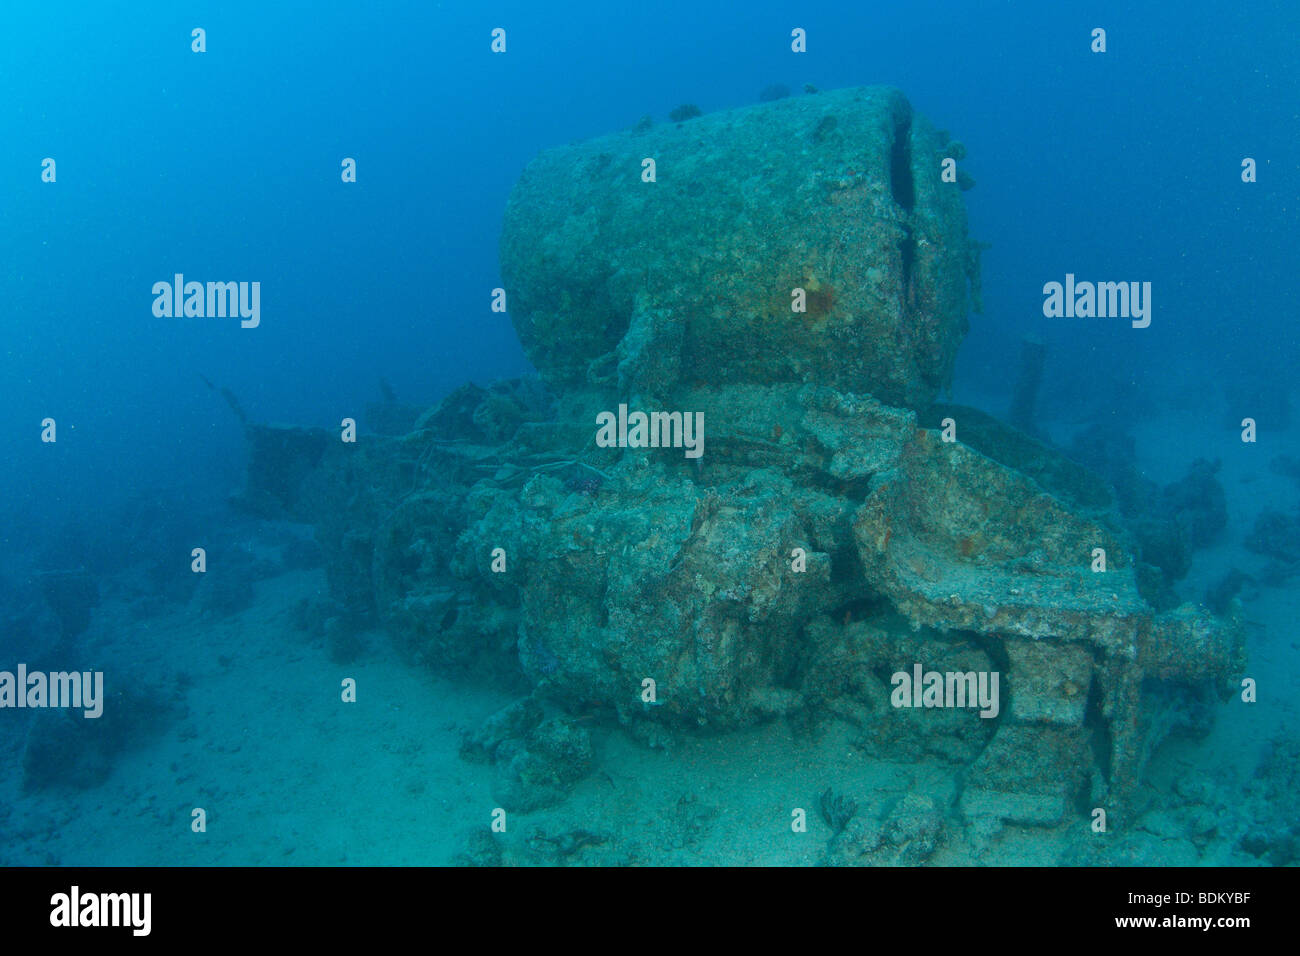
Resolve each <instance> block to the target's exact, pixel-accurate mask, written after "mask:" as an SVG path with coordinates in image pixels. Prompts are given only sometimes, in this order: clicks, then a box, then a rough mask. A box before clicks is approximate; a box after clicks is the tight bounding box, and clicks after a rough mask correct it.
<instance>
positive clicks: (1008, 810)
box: [238, 87, 1242, 834]
mask: <svg viewBox="0 0 1300 956" xmlns="http://www.w3.org/2000/svg"><path fill="white" fill-rule="evenodd" d="M963 156H964V149H963V148H962V146H961V144H960V143H956V142H954V141H953V140H952V139H951V138H950V137H949V135H948V134H947V133H946V132H943V131H940V130H936V129H934V128H933V127H932V126H931V125H930V124H929V123H927V122H926V120H925V119H924V118H923V117H921V116H919V115H916V114H915V113H914V112H913V111H912V109H911V107H910V105H909V103H908V102H907V100H906V99H905V98H904V97H903V95H902V94H900V93H899V92H898V91H896V90H893V89H890V88H883V87H872V88H860V89H847V90H840V91H836V92H822V93H817V94H815V95H806V96H800V97H792V98H783V99H779V100H776V101H773V102H767V103H762V104H759V105H755V106H751V107H745V108H740V109H734V110H729V111H725V112H719V113H715V114H707V115H702V116H694V117H692V118H689V119H685V120H684V121H682V122H676V123H666V124H659V123H652V122H649V121H643V122H642V123H640V124H638V125H637V126H636V127H634V128H632V129H629V130H626V131H623V132H619V133H616V134H613V135H608V136H604V137H600V138H597V139H593V140H589V141H585V142H579V143H574V144H570V145H567V146H562V147H559V148H555V149H550V150H547V151H546V152H543V153H542V154H541V155H539V156H538V157H536V159H534V160H533V161H532V162H531V163H530V164H529V165H528V167H527V168H526V170H525V171H524V172H523V174H522V176H521V178H520V179H519V181H518V183H517V185H516V186H515V188H514V191H513V193H512V195H511V196H510V199H509V203H508V205H507V208H506V210H505V218H504V225H503V230H502V237H501V245H500V258H501V272H502V280H503V281H502V286H503V288H504V290H505V294H506V299H507V301H508V310H509V314H510V317H511V319H512V321H513V323H514V325H515V327H516V329H517V331H518V335H519V338H520V341H521V342H522V344H523V346H524V349H525V351H526V353H527V354H528V356H529V358H530V359H531V361H532V362H533V364H534V366H535V367H536V369H537V371H538V373H539V378H529V379H520V380H512V381H502V382H495V383H492V384H490V385H487V386H484V387H480V386H478V385H474V384H466V385H464V386H462V387H461V388H459V389H457V390H456V391H454V392H453V393H451V394H450V395H448V396H447V397H446V398H444V399H443V400H442V401H441V402H439V403H438V404H437V405H436V406H434V407H432V408H417V407H410V406H406V405H402V404H401V403H399V402H397V401H396V400H395V399H394V398H393V397H392V396H389V398H388V399H387V400H386V401H384V402H381V403H377V404H376V405H374V406H373V407H372V408H370V409H369V410H368V413H367V415H366V416H364V417H363V418H362V424H363V426H364V428H365V429H366V430H365V431H364V432H363V433H362V434H361V435H360V437H359V438H358V439H357V441H355V442H354V443H349V442H344V441H340V440H339V435H338V433H337V432H331V431H324V430H315V429H307V428H295V427H283V426H267V425H259V424H253V423H245V430H246V434H247V436H248V440H249V444H250V463H249V471H248V479H247V487H246V488H245V489H244V490H243V492H242V493H241V495H240V496H239V499H238V500H239V503H240V504H241V505H242V506H243V507H244V508H245V509H247V510H250V511H252V512H254V513H256V514H259V515H262V516H265V517H270V518H278V519H286V520H291V521H295V522H304V523H308V524H310V525H312V526H313V527H314V529H315V534H316V538H317V540H318V542H319V543H320V545H321V547H322V548H323V549H324V552H325V561H326V570H327V577H328V581H329V588H330V596H329V599H328V601H327V602H325V606H323V607H321V608H319V609H316V610H315V611H314V612H313V613H315V615H316V617H317V618H318V619H319V620H320V621H322V622H326V624H323V625H322V626H326V625H327V626H328V628H332V629H334V630H336V631H340V632H346V631H348V630H355V629H361V628H368V627H374V626H377V625H378V626H382V628H383V629H384V630H385V631H386V632H387V633H388V634H389V635H390V636H391V638H392V640H393V642H394V644H395V646H396V647H397V648H398V649H399V651H400V652H401V653H402V654H403V655H404V656H405V657H406V658H407V659H409V660H411V661H413V662H419V663H421V664H423V665H427V666H430V667H433V668H436V669H438V670H440V671H442V672H446V673H469V674H475V675H477V676H479V677H480V678H481V677H482V676H484V675H486V676H488V677H490V678H491V679H493V680H499V681H500V682H503V683H504V684H506V685H507V686H512V687H518V689H519V696H520V702H519V703H518V704H516V705H514V706H512V707H510V708H508V709H507V710H506V711H504V712H502V713H501V714H499V715H497V716H496V717H494V718H492V719H491V720H489V721H488V723H487V725H485V726H484V727H483V728H482V729H481V730H480V731H478V732H477V733H475V734H472V735H470V736H469V737H468V738H467V739H466V742H465V747H464V753H465V755H466V756H467V757H469V758H473V759H481V760H486V761H491V762H494V763H496V764H497V765H498V766H499V768H500V774H501V780H502V783H501V787H500V793H499V799H500V800H501V801H502V803H501V805H502V806H503V807H505V808H506V809H507V810H519V811H528V810H532V809H536V808H539V807H544V806H548V805H555V804H557V803H559V802H560V801H562V800H564V798H565V795H566V792H567V791H568V790H569V789H570V788H571V787H573V786H574V785H575V783H576V782H577V781H578V780H580V779H582V778H583V777H584V776H585V775H587V774H589V773H591V772H592V769H593V766H592V764H593V756H592V748H591V743H590V740H589V731H588V729H587V728H588V727H589V726H590V721H591V715H593V714H595V715H597V719H598V720H601V721H607V722H609V723H610V724H613V723H617V724H619V725H622V726H623V727H624V728H625V729H626V730H627V732H628V733H630V734H631V735H632V736H633V737H634V738H635V739H637V740H640V741H641V742H643V743H644V744H645V745H647V746H656V745H659V744H661V743H663V742H664V741H666V740H668V739H669V738H671V737H672V735H674V734H682V733H723V732H727V731H730V730H734V729H736V728H742V727H746V726H750V725H753V724H755V723H756V722H760V721H767V720H772V719H777V718H782V717H785V718H790V719H792V720H800V719H809V718H810V717H811V718H817V717H822V716H829V717H833V718H834V719H838V720H843V721H847V722H849V723H850V724H852V725H854V726H856V727H858V728H861V731H862V739H863V741H864V742H865V745H866V746H868V747H870V748H871V750H872V752H873V753H877V754H879V755H880V757H881V758H882V759H889V760H908V759H928V760H936V761H942V762H945V763H947V764H950V765H952V766H953V767H954V768H961V784H960V790H959V797H958V799H957V801H956V803H955V804H954V806H953V807H952V808H951V816H952V818H953V819H955V820H958V821H960V822H961V824H962V825H964V826H966V827H968V828H973V832H981V833H985V834H996V833H997V832H998V830H999V829H1000V828H1001V827H1003V826H1004V825H1005V824H1008V823H1010V824H1028V825H1038V826H1051V825H1055V824H1058V823H1060V822H1062V821H1065V820H1067V819H1072V818H1077V819H1078V821H1079V825H1080V826H1084V827H1086V826H1087V825H1088V821H1089V815H1090V814H1091V813H1092V811H1093V810H1094V808H1102V809H1104V810H1105V811H1106V813H1107V815H1108V816H1109V819H1110V821H1111V822H1110V825H1111V826H1112V827H1114V826H1122V825H1123V823H1124V820H1125V816H1126V813H1127V812H1128V809H1129V807H1130V802H1131V799H1132V797H1133V794H1134V791H1135V788H1136V787H1137V786H1138V784H1139V782H1140V780H1141V777H1142V774H1143V770H1144V765H1145V764H1146V762H1147V760H1148V758H1149V757H1150V755H1151V754H1152V752H1153V750H1154V748H1155V747H1157V746H1158V745H1159V744H1160V742H1161V741H1162V740H1164V739H1165V738H1166V737H1167V736H1168V735H1169V734H1170V733H1172V732H1174V731H1177V730H1180V729H1195V728H1197V727H1204V726H1205V725H1206V722H1207V721H1210V720H1212V719H1213V713H1214V709H1215V706H1216V705H1217V702H1218V700H1219V699H1220V698H1221V697H1222V696H1224V695H1226V694H1228V693H1229V692H1231V690H1232V687H1233V681H1234V680H1235V679H1237V678H1238V677H1239V676H1240V674H1239V672H1240V668H1241V657H1242V635H1241V629H1240V627H1239V626H1238V625H1237V624H1236V623H1235V622H1234V621H1232V620H1230V619H1229V617H1228V616H1218V615H1216V614H1214V613H1213V612H1212V611H1210V610H1207V609H1205V608H1202V607H1198V606H1193V605H1190V604H1184V605H1179V604H1178V603H1177V602H1176V601H1175V600H1173V599H1171V596H1170V595H1171V591H1170V588H1169V587H1168V581H1169V578H1170V573H1169V568H1168V562H1169V560H1171V559H1168V558H1167V557H1166V553H1165V551H1166V550H1167V549H1162V547H1161V542H1165V541H1168V540H1171V538H1177V537H1178V535H1179V534H1180V533H1181V531H1180V528H1181V525H1179V521H1180V520H1181V519H1180V518H1179V516H1178V515H1177V514H1176V513H1175V512H1174V511H1173V510H1170V509H1167V510H1166V511H1164V512H1156V511H1148V512H1142V513H1139V512H1138V511H1135V509H1133V508H1131V507H1122V505H1123V504H1124V502H1122V501H1121V496H1120V495H1118V494H1117V492H1116V489H1115V487H1114V485H1113V482H1111V481H1109V480H1107V479H1105V478H1102V477H1101V476H1099V475H1098V474H1097V473H1095V472H1094V471H1092V470H1089V468H1088V467H1085V466H1084V465H1083V464H1080V463H1079V462H1078V461H1076V460H1075V459H1074V458H1071V457H1067V455H1066V454H1065V453H1063V451H1062V450H1060V449H1057V448H1055V447H1053V446H1051V445H1050V444H1048V443H1046V442H1045V441H1043V440H1041V439H1040V438H1037V437H1035V436H1034V435H1033V434H1031V431H1032V429H1030V428H1029V427H1028V423H1027V422H1025V421H1023V420H1022V421H1019V422H1018V424H1020V425H1022V426H1024V428H1016V427H1013V426H1012V425H1011V424H1008V423H1005V422H1003V421H1001V420H999V419H998V418H996V417H994V416H993V415H990V414H988V413H987V412H984V411H981V410H978V409H975V408H969V407H964V406H959V405H953V404H944V403H943V402H942V401H941V400H940V399H941V397H942V396H943V395H944V394H945V393H946V392H947V391H948V389H949V386H950V384H951V379H952V374H953V366H954V362H955V359H956V355H957V351H958V348H959V346H960V344H961V342H962V339H963V337H964V335H965V334H966V331H967V328H968V325H967V316H968V314H969V313H970V312H971V311H972V310H973V309H974V310H975V311H978V305H979V303H978V296H979V249H980V246H979V244H978V243H977V242H975V241H974V240H973V239H972V238H971V237H970V236H969V235H968V232H967V222H966V213H965V208H964V205H963V198H962V195H963V191H964V189H965V188H967V187H969V186H970V185H971V182H970V180H969V178H968V177H966V176H965V174H964V173H963V174H962V176H961V177H960V179H959V181H955V182H946V181H943V179H942V178H941V176H940V170H941V166H942V163H943V160H944V159H945V158H949V157H955V158H957V159H961V158H962V157H963ZM647 159H650V160H653V163H652V164H650V166H647V164H646V162H645V161H646V160H647ZM647 169H652V175H650V176H649V177H647V173H646V170H647ZM796 300H798V301H800V302H801V303H802V306H803V308H802V310H800V311H796V310H795V309H794V308H792V301H796ZM620 407H623V410H624V414H626V409H632V410H643V411H647V412H648V411H655V410H658V411H662V412H668V413H671V412H679V411H680V412H681V413H682V415H683V418H688V417H689V416H691V415H695V414H699V415H700V416H702V423H703V427H704V433H703V434H702V435H700V436H698V437H699V438H700V441H701V449H702V451H703V453H702V454H701V455H699V456H698V457H692V456H690V455H688V454H686V453H684V450H683V448H681V447H662V446H664V445H672V444H673V441H671V440H669V439H670V438H671V437H672V436H671V434H670V429H669V428H668V424H667V423H668V422H669V421H670V420H671V421H673V422H674V423H675V422H676V421H677V420H676V419H670V418H669V417H662V418H660V419H658V423H659V425H662V429H661V430H659V431H656V433H655V435H654V437H655V438H656V439H658V438H660V437H662V438H664V441H657V440H656V441H655V442H654V443H653V444H652V443H651V442H650V441H648V440H646V439H647V436H645V435H644V433H643V434H642V436H641V438H642V440H640V441H638V440H636V439H631V440H626V441H624V440H622V437H621V436H620V440H619V441H618V442H614V443H612V444H613V447H609V446H610V445H611V443H610V442H607V441H605V442H601V441H598V440H597V438H598V432H599V430H600V429H599V427H598V422H599V421H600V420H601V418H600V416H602V414H607V415H608V414H610V413H615V412H617V411H618V410H620ZM1023 411H1024V410H1023V409H1022V412H1023ZM1026 414H1027V413H1026ZM1022 417H1024V416H1022ZM656 446H660V447H656ZM1155 497H1156V498H1159V499H1160V500H1163V501H1168V500H1171V498H1170V496H1169V495H1165V496H1164V497H1163V498H1161V497H1160V495H1159V494H1157V495H1156V496H1155ZM1099 556H1100V561H1099ZM917 665H920V666H922V667H923V668H924V669H925V670H926V671H938V672H945V673H952V672H956V673H963V674H966V673H972V672H973V673H976V674H987V673H996V674H998V675H1000V687H1001V706H1000V708H998V710H997V712H996V715H995V716H988V715H987V714H986V715H984V716H982V715H981V713H980V712H979V710H978V709H975V708H970V707H965V708H963V707H933V708H931V707H920V708H918V707H897V706H894V703H893V702H892V701H891V694H892V690H893V688H892V686H891V677H892V675H895V674H897V673H899V672H906V673H911V672H912V671H913V669H914V668H915V667H916V666H917ZM579 715H581V716H582V719H581V720H579V719H578V717H579ZM805 799H806V798H805V797H802V796H799V797H796V796H794V795H792V805H800V804H801V803H802V802H803V801H804V800H805Z"/></svg>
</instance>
